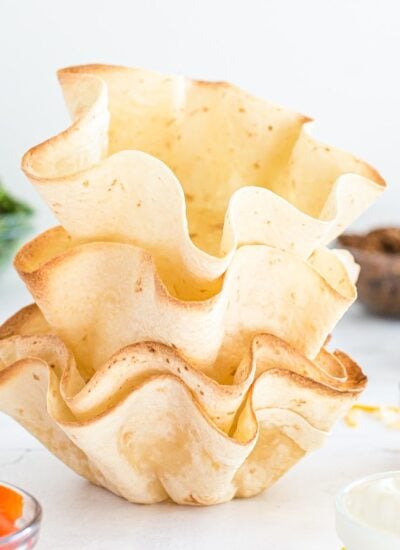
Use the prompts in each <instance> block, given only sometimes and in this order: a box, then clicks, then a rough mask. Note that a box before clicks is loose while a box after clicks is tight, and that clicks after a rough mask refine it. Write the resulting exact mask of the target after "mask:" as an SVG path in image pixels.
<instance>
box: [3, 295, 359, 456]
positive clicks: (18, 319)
mask: <svg viewBox="0 0 400 550" xmlns="http://www.w3.org/2000/svg"><path fill="white" fill-rule="evenodd" d="M35 307H36V308H37V306H35V304H32V305H30V306H27V307H25V308H23V309H22V310H20V311H19V312H18V313H16V314H15V315H14V316H13V317H11V318H10V319H9V320H8V321H6V322H5V323H4V325H3V326H2V327H0V334H4V332H6V333H7V334H8V333H9V331H10V330H14V334H15V335H17V334H18V329H20V328H21V326H22V325H23V324H24V323H25V322H26V320H27V319H29V317H32V315H33V314H35V311H34V310H35ZM37 310H38V308H37ZM5 327H6V328H7V330H6V331H4V328H5ZM259 336H261V337H262V336H263V335H259ZM265 336H267V337H272V339H274V340H276V342H280V343H281V342H283V341H281V340H280V339H279V338H277V337H275V336H272V335H265ZM55 338H57V337H55ZM256 338H257V337H256ZM59 343H60V345H62V346H64V343H63V342H62V341H61V340H59ZM283 345H284V346H285V347H286V348H290V349H291V350H292V351H294V352H295V353H296V355H298V356H299V357H302V358H303V356H301V354H299V353H298V352H297V351H296V350H293V348H291V347H290V346H288V344H286V342H283ZM149 346H151V348H152V349H154V350H155V351H157V352H159V353H161V354H162V353H164V352H165V350H166V349H167V350H168V353H169V354H170V356H174V357H175V358H177V360H178V361H179V362H180V363H181V364H182V365H184V368H186V370H190V371H192V372H195V373H196V375H199V374H200V377H201V378H204V380H207V383H209V384H211V385H213V386H214V387H215V388H216V389H218V391H223V392H226V391H228V392H229V387H228V386H221V385H218V383H217V382H215V381H213V380H211V379H209V378H208V377H207V376H206V375H204V374H203V373H199V372H198V371H197V370H196V369H195V368H193V367H191V365H190V364H188V363H187V362H186V361H185V359H184V358H183V357H182V356H181V355H180V354H179V352H178V351H177V350H175V349H173V348H172V349H171V348H168V347H167V346H165V345H164V344H160V343H158V342H141V343H138V344H133V345H130V346H127V347H125V348H123V349H122V350H120V351H118V352H117V353H116V354H114V355H113V356H112V357H111V358H110V359H109V360H108V361H107V363H105V365H104V366H103V367H102V369H100V371H98V374H97V375H95V376H94V377H93V378H92V379H91V380H90V381H89V382H88V385H89V386H90V385H93V384H95V383H96V379H97V378H98V377H100V376H101V375H102V373H104V372H105V371H106V370H107V369H108V366H109V365H112V364H113V363H115V361H118V358H119V356H120V355H123V354H125V353H126V352H128V351H133V350H134V351H136V350H138V351H140V350H143V349H144V347H146V349H147V350H149ZM64 347H65V346H64ZM255 348H256V345H255V343H254V340H253V344H252V346H251V350H250V354H251V356H250V362H249V369H252V368H254V361H255V360H256V356H255ZM335 355H336V356H337V357H338V358H339V359H338V360H343V361H344V363H343V364H344V366H345V369H346V372H347V373H348V374H349V375H350V379H351V380H357V386H356V387H354V388H352V389H351V388H344V389H343V391H341V390H338V389H333V388H330V387H328V386H325V385H323V384H322V383H320V382H316V381H315V380H312V379H311V378H306V377H304V376H301V375H299V374H297V373H294V372H292V371H289V370H287V369H284V368H282V369H278V368H276V369H270V370H268V371H266V372H265V373H263V374H268V375H272V376H278V377H281V378H285V379H290V380H292V381H293V382H295V383H296V384H299V385H302V386H303V387H307V388H309V389H312V390H313V391H315V392H317V393H320V394H321V395H329V396H335V397H338V398H340V399H343V398H346V397H349V398H351V397H356V396H357V394H358V393H359V392H360V391H361V390H362V389H363V387H364V386H365V383H366V377H365V376H364V375H363V373H362V371H361V369H360V367H359V366H358V365H357V364H356V363H355V362H354V361H352V360H351V359H350V358H349V357H348V356H347V355H346V354H344V353H343V352H339V351H337V352H335ZM32 359H34V358H27V359H21V360H18V361H17V362H15V363H14V364H12V365H10V366H9V367H7V368H6V369H3V370H2V371H0V383H4V382H5V381H7V380H9V379H10V378H12V377H13V376H18V374H19V372H20V370H21V369H23V368H29V361H30V360H32ZM303 359H304V358H303ZM35 360H36V359H35ZM37 361H38V362H39V364H40V363H42V364H43V367H44V368H46V369H48V370H50V367H49V366H48V365H47V363H45V362H44V361H42V360H40V359H37ZM68 370H69V369H68V365H67V371H68ZM67 371H65V372H64V373H63V375H62V378H64V379H65V380H67V379H68V376H69V372H67ZM263 374H262V375H261V376H260V377H259V378H258V379H257V380H259V379H261V377H262V376H263ZM160 378H161V379H164V380H169V379H173V380H174V381H175V382H176V381H177V382H178V383H179V384H180V385H181V387H182V388H183V389H184V391H185V393H186V394H187V395H189V396H190V398H191V400H192V402H193V404H194V405H195V406H196V407H197V409H198V411H199V412H200V413H201V414H202V416H203V417H204V418H205V419H206V421H207V423H208V425H209V426H210V427H211V428H212V429H214V430H216V431H217V432H218V433H219V434H220V435H222V436H223V437H224V438H226V439H228V440H229V441H231V442H234V443H236V444H240V445H244V446H246V445H249V444H250V443H252V442H253V441H254V439H255V438H256V437H257V430H255V433H254V435H253V436H252V437H251V438H250V439H249V440H248V441H247V442H238V441H236V440H234V439H233V438H231V437H230V436H229V435H228V434H226V433H225V432H223V431H222V430H221V429H220V428H218V427H217V426H216V425H215V424H214V423H213V422H212V420H211V419H209V418H208V415H207V414H206V412H205V410H204V408H203V407H202V406H201V404H200V403H198V402H197V400H196V399H195V396H194V394H193V392H192V391H191V390H189V389H188V388H187V386H186V384H185V383H184V382H183V381H182V380H181V379H180V378H179V377H178V376H176V375H174V374H161V375H160V374H158V375H154V376H151V377H149V378H148V379H146V380H144V381H143V382H141V383H139V384H138V385H137V386H135V388H133V389H132V390H131V392H130V393H129V394H127V395H125V396H123V397H122V399H121V400H120V401H119V402H118V403H116V404H115V405H113V406H112V407H111V408H109V409H105V410H104V411H102V412H101V413H99V414H98V415H96V416H94V417H93V418H91V419H88V420H84V421H79V422H59V424H60V425H64V426H71V427H72V426H73V427H81V426H88V425H90V424H92V423H94V422H95V421H96V420H98V419H100V418H102V417H104V416H105V415H107V414H109V413H110V412H111V411H114V410H116V409H117V408H118V407H120V406H122V404H123V403H124V402H125V400H126V399H128V398H129V396H130V395H131V394H132V393H133V392H135V391H137V390H139V389H141V388H142V387H144V386H145V385H146V384H148V383H150V382H151V381H153V380H155V379H160ZM257 380H256V381H255V382H253V383H252V385H251V386H250V388H249V390H248V399H250V410H251V415H252V419H253V421H254V422H255V426H257V416H256V411H254V407H253V405H252V401H253V392H254V390H255V385H256V384H257ZM218 386H219V387H218ZM245 402H246V397H245V399H244V401H243V404H242V406H243V405H244V404H245ZM241 410H242V407H240V408H239V410H238V413H237V414H239V412H240V411H241ZM300 416H301V415H300ZM305 421H306V422H307V423H308V424H309V422H308V421H307V420H306V419H305ZM234 424H235V422H234ZM310 426H312V425H311V424H310Z"/></svg>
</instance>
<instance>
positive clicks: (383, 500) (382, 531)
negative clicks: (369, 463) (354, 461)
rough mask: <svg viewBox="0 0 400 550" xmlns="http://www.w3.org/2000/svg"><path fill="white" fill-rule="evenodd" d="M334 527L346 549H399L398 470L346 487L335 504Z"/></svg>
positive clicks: (399, 508) (399, 495)
mask: <svg viewBox="0 0 400 550" xmlns="http://www.w3.org/2000/svg"><path fill="white" fill-rule="evenodd" d="M336 527H337V532H338V535H339V537H340V538H341V540H342V542H343V544H344V545H345V547H346V550H400V471H396V472H386V473H382V474H377V475H373V476H369V477H366V478H364V479H361V480H359V481H356V482H355V483H352V484H351V485H349V486H348V487H346V489H344V491H342V492H341V493H340V495H339V497H338V499H337V502H336Z"/></svg>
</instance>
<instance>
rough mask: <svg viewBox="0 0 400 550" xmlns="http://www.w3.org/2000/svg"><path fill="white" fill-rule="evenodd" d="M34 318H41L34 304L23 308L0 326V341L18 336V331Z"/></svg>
mask: <svg viewBox="0 0 400 550" xmlns="http://www.w3.org/2000/svg"><path fill="white" fill-rule="evenodd" d="M35 317H38V318H40V317H42V313H41V312H40V309H39V308H38V306H37V305H36V304H29V305H28V306H25V307H23V308H22V309H20V310H19V311H17V313H14V315H12V316H11V317H10V318H9V319H7V320H6V321H4V323H3V324H2V325H0V340H3V339H4V338H9V337H10V336H14V335H17V334H19V331H21V329H23V327H24V326H25V325H29V323H30V322H31V321H32V319H34V318H35Z"/></svg>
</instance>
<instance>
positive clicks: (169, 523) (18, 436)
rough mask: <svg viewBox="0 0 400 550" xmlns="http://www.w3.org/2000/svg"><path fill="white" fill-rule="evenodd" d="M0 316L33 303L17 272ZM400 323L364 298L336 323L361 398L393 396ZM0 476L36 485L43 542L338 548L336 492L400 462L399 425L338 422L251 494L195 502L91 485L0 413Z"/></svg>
mask: <svg viewBox="0 0 400 550" xmlns="http://www.w3.org/2000/svg"><path fill="white" fill-rule="evenodd" d="M0 290H1V293H0V321H2V320H3V319H5V318H6V317H7V316H8V315H10V314H11V313H12V312H13V311H14V310H15V309H17V308H18V307H20V306H21V305H23V304H24V303H27V302H28V296H27V294H26V293H25V292H24V291H23V289H22V286H21V285H20V284H19V283H18V282H17V280H16V278H15V277H14V276H13V275H11V273H7V274H6V275H5V276H3V277H2V278H1V279H0ZM399 341H400V322H396V321H388V320H383V319H379V318H374V317H370V316H368V315H367V314H366V313H365V311H364V310H363V309H362V308H361V306H359V305H355V306H354V307H353V308H352V310H351V312H349V313H348V314H347V316H346V317H345V318H344V319H343V320H342V322H341V323H340V324H339V325H338V327H337V329H336V331H335V334H334V338H333V341H332V345H333V346H337V347H341V348H342V349H344V350H346V351H347V352H348V353H350V354H351V355H352V356H353V358H354V359H355V360H357V361H358V362H359V363H360V364H362V365H363V367H364V370H365V372H366V373H367V375H368V376H369V380H370V382H369V386H368V389H367V391H366V392H365V394H364V395H363V397H362V401H363V402H368V403H380V404H382V403H387V404H397V403H398V400H399V391H398V382H399V380H400V361H399V359H400V345H399ZM0 434H1V437H0V478H1V479H3V480H6V481H8V482H11V483H15V484H16V485H20V486H21V487H24V488H26V489H27V490H28V491H30V492H32V493H33V494H34V495H35V496H36V497H37V498H38V499H39V501H40V502H41V503H42V505H43V508H44V520H43V527H42V534H41V539H40V542H39V544H38V550H75V549H79V550H116V549H139V550H158V549H159V550H161V549H162V550H181V549H182V550H183V549H190V550H217V549H218V550H219V549H222V548H227V549H230V550H235V549H240V550H256V549H257V550H258V549H260V550H261V549H268V550H340V548H341V544H340V542H339V540H338V539H337V537H336V535H335V528H334V498H335V495H336V493H337V491H338V490H339V489H340V488H341V487H342V486H343V485H344V484H347V483H348V482H350V481H351V480H353V479H355V478H358V477H361V476H364V475H367V474H370V473H374V472H378V471H382V470H393V469H400V433H399V432H396V431H391V430H389V429H387V428H385V427H383V426H382V425H381V424H379V423H377V422H376V423H375V422H374V421H368V420H364V421H363V422H362V423H361V425H360V426H359V427H358V428H356V429H350V428H347V427H346V426H345V425H344V423H340V424H339V425H338V426H336V428H335V429H334V431H333V433H332V435H331V438H330V439H329V440H328V442H327V444H326V446H325V447H324V448H323V449H322V450H320V451H318V452H316V453H314V454H312V455H310V456H309V457H307V458H306V459H304V460H303V461H302V462H300V463H299V464H298V465H297V466H296V467H295V468H294V469H293V470H291V471H290V472H289V473H288V474H287V475H286V476H285V477H284V478H283V479H282V480H280V481H279V482H278V483H277V484H276V485H275V486H274V487H272V488H271V489H270V490H269V491H268V492H266V493H265V494H263V495H262V496H259V497H257V498H253V499H250V500H236V501H234V502H231V503H228V504H223V505H219V506H214V507H211V508H190V507H183V506H176V505H172V504H162V505H152V506H146V505H133V504H129V503H127V502H125V501H124V500H122V499H120V498H118V497H116V496H114V495H112V494H110V493H107V492H106V491H105V490H102V489H99V488H97V487H94V486H91V485H90V484H89V483H87V482H86V481H85V480H83V479H81V478H79V477H78V476H77V475H75V474H74V473H73V472H71V471H69V470H68V468H67V467H66V466H64V465H63V464H62V463H61V462H59V461H58V460H57V459H56V458H54V457H53V456H52V455H51V454H50V453H49V452H48V451H47V450H46V449H44V448H43V447H42V446H41V445H40V444H39V443H38V442H37V441H36V440H35V439H33V438H32V437H31V436H30V435H29V434H27V433H26V432H25V431H24V430H23V429H22V428H21V427H20V426H19V425H17V424H16V423H15V422H14V421H12V420H10V419H9V418H7V417H6V416H4V415H1V414H0Z"/></svg>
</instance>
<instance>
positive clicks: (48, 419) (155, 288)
mask: <svg viewBox="0 0 400 550" xmlns="http://www.w3.org/2000/svg"><path fill="white" fill-rule="evenodd" d="M59 78H60V82H61V85H62V88H63V92H64V95H65V99H66V102H67V105H68V108H69V110H70V112H71V115H72V118H73V124H72V126H71V127H70V128H68V129H67V130H66V131H64V132H62V133H61V134H59V135H57V136H55V137H54V138H51V139H49V140H48V141H46V142H44V143H42V144H40V145H38V146H37V147H34V148H33V149H31V150H30V151H28V153H27V154H26V155H25V157H24V159H23V170H24V171H25V173H26V175H27V176H28V178H29V179H30V181H31V182H32V183H33V184H34V185H35V187H36V189H37V190H38V192H39V193H40V194H41V196H42V197H43V199H44V200H45V201H46V203H47V204H48V205H49V207H50V208H51V209H52V211H53V212H54V214H55V215H56V217H57V218H58V220H59V221H60V223H61V226H59V227H55V228H53V229H50V230H48V231H46V232H45V233H43V234H41V235H39V236H38V237H37V238H35V239H34V240H32V241H31V242H29V243H28V244H27V245H25V246H24V247H23V248H22V249H21V250H20V252H19V253H18V255H17V257H16V259H15V267H16V269H17V271H18V273H19V275H20V276H21V277H22V279H23V281H24V283H25V284H26V286H27V288H28V289H29V291H30V293H31V294H32V296H33V298H34V301H35V304H34V305H31V306H28V307H27V308H24V309H23V310H21V311H20V312H18V313H17V314H16V315H14V317H12V318H11V319H10V320H8V321H7V322H6V323H5V324H4V325H3V327H2V328H1V329H0V337H1V340H0V409H1V410H3V411H4V412H6V413H7V414H9V415H11V416H12V417H14V418H15V419H16V420H17V421H18V422H20V423H21V424H22V425H24V426H25V427H26V428H27V429H28V430H29V431H30V432H31V433H33V434H34V435H35V436H36V437H37V438H38V439H39V440H40V441H42V443H43V444H44V445H46V446H47V447H48V448H49V449H50V451H52V452H53V453H54V454H55V455H57V456H58V457H59V458H60V459H61V460H63V461H64V462H65V463H66V464H67V465H68V466H70V467H71V468H72V469H74V470H75V471H76V472H78V473H79V474H81V475H83V476H84V477H86V478H87V479H89V480H91V481H92V482H94V483H96V484H98V485H101V486H103V487H106V488H107V489H109V490H111V491H113V492H114V493H116V494H118V495H121V496H123V497H125V498H126V499H128V500H130V501H132V502H141V503H152V502H159V501H163V500H165V499H171V500H173V501H175V502H178V503H184V504H215V503H219V502H224V501H227V500H230V499H232V498H233V497H235V496H239V497H248V496H251V495H255V494H257V493H259V492H260V491H262V490H263V489H265V488H267V487H268V486H270V485H271V484H272V483H273V482H274V481H276V480H277V479H278V478H279V477H280V476H282V475H283V474H284V473H285V472H286V471H287V470H288V469H289V468H290V467H291V466H293V465H294V464H295V463H296V462H297V461H298V460H299V459H300V458H302V457H303V456H304V455H305V454H306V453H308V452H309V451H311V450H313V449H315V448H317V447H319V446H320V445H321V444H322V443H323V441H324V439H325V437H326V435H327V434H328V433H329V430H330V429H331V427H332V425H333V423H334V422H335V421H336V420H337V419H338V418H339V417H341V416H342V415H343V414H344V413H345V412H346V410H347V409H348V408H349V406H350V405H351V403H352V402H353V401H354V400H355V399H356V398H357V396H358V395H359V393H360V392H361V391H362V389H363V388H364V386H365V381H366V379H365V376H364V375H363V373H362V371H361V370H360V368H359V367H358V366H357V365H356V364H355V363H354V362H353V361H352V360H351V359H350V358H349V357H348V356H346V355H345V354H344V353H342V352H335V353H330V352H329V351H327V350H326V349H325V348H324V343H325V342H326V341H327V338H328V336H329V334H330V332H331V331H332V330H333V328H334V326H335V324H336V323H337V321H338V320H339V319H340V318H341V316H342V315H343V313H344V312H345V311H346V310H347V308H348V307H349V306H350V304H351V303H352V302H353V301H354V299H355V296H356V293H355V287H354V281H355V279H356V277H357V266H356V264H354V262H353V261H352V258H351V256H350V255H348V254H346V253H344V252H340V251H334V250H329V249H328V248H326V247H325V245H327V244H328V243H329V242H331V241H332V240H333V239H334V238H336V236H337V235H338V234H339V233H340V232H342V231H343V229H344V228H345V227H346V226H348V225H349V224H350V223H351V222H352V221H353V220H354V219H355V218H356V217H357V216H358V215H359V214H360V213H361V212H363V211H364V210H365V209H366V208H367V207H368V206H369V205H370V204H371V203H372V202H373V201H374V200H375V199H376V198H377V197H378V196H379V195H380V193H381V192H382V191H383V189H384V182H383V181H382V179H381V178H380V177H379V175H378V174H377V173H376V172H375V171H374V170H373V169H372V168H371V167H369V166H368V165H366V164H365V163H363V162H361V161H359V160H358V159H356V158H354V157H353V156H351V155H349V154H347V153H343V152H341V151H338V150H335V149H332V148H330V147H326V146H324V145H321V144H319V143H317V142H316V141H315V140H314V139H312V138H311V137H310V136H309V135H308V134H307V133H306V132H305V131H304V129H303V126H304V124H305V123H306V122H307V121H308V120H309V119H307V118H305V117H303V116H300V115H298V114H296V113H293V112H290V111H287V110H284V109H282V108H280V107H276V106H274V105H271V104H269V103H267V102H265V101H262V100H260V99H257V98H254V97H252V96H250V95H248V94H246V93H245V92H243V91H242V90H240V89H238V88H236V87H234V86H231V85H229V84H226V83H222V82H214V83H210V82H199V81H191V80H187V79H184V78H181V77H169V76H163V75H159V74H154V73H149V72H147V71H142V70H136V69H127V68H122V67H111V66H103V65H94V66H82V67H73V68H69V69H65V70H62V71H60V73H59Z"/></svg>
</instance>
